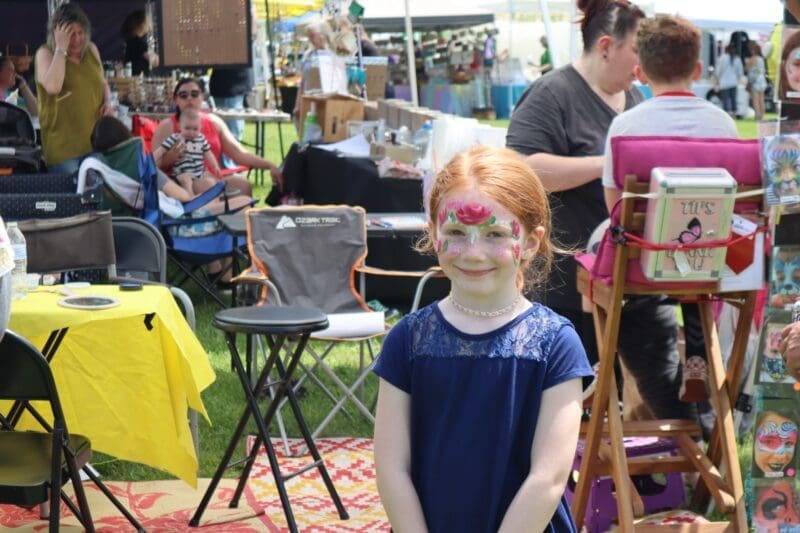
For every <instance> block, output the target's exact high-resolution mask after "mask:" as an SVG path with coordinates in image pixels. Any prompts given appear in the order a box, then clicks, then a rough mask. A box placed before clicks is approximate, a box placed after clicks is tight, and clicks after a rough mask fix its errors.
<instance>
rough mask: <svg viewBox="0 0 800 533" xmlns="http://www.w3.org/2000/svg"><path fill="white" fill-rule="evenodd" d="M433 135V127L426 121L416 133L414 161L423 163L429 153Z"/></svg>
mask: <svg viewBox="0 0 800 533" xmlns="http://www.w3.org/2000/svg"><path fill="white" fill-rule="evenodd" d="M432 135H433V125H432V124H431V121H430V120H426V121H425V124H423V125H422V127H421V128H420V129H418V130H417V131H416V132H414V160H415V161H418V162H422V160H423V159H425V155H426V154H427V153H428V146H429V145H430V143H431V137H432Z"/></svg>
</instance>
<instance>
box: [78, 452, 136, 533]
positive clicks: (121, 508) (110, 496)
mask: <svg viewBox="0 0 800 533" xmlns="http://www.w3.org/2000/svg"><path fill="white" fill-rule="evenodd" d="M83 472H84V473H85V474H86V475H87V476H89V479H91V480H92V482H93V483H94V484H95V485H97V488H98V489H100V491H101V492H102V493H103V494H105V496H106V498H108V501H110V502H111V503H112V504H113V505H114V507H116V508H117V510H118V511H119V512H120V513H122V515H123V516H124V517H125V518H126V519H127V520H128V522H130V523H131V525H132V526H133V527H134V528H136V531H139V532H141V533H144V528H143V527H142V524H140V523H139V521H138V520H136V518H135V517H134V516H133V515H132V514H131V513H130V511H128V509H127V508H126V507H125V506H124V505H122V502H120V501H119V500H118V499H117V497H116V496H114V494H113V493H112V492H111V491H110V490H108V487H106V484H105V483H103V482H102V480H101V479H100V478H99V477H97V475H95V473H94V472H92V469H91V468H88V467H86V466H84V467H83ZM87 509H88V507H87Z"/></svg>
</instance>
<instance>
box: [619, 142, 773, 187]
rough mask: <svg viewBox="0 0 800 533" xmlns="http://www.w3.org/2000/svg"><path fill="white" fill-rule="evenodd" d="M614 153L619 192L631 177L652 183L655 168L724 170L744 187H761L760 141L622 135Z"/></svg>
mask: <svg viewBox="0 0 800 533" xmlns="http://www.w3.org/2000/svg"><path fill="white" fill-rule="evenodd" d="M611 153H612V154H614V168H613V169H612V172H613V174H614V183H616V184H617V187H619V188H620V189H623V188H625V176H627V175H629V174H635V175H636V177H637V178H638V180H639V181H642V182H646V183H649V182H650V171H651V170H653V167H722V168H725V169H727V170H728V172H730V173H731V176H733V177H734V179H735V180H736V181H737V182H739V183H741V184H744V185H760V184H761V161H760V159H759V145H758V139H748V140H742V139H695V138H691V137H661V136H659V137H635V136H619V137H614V138H613V139H611Z"/></svg>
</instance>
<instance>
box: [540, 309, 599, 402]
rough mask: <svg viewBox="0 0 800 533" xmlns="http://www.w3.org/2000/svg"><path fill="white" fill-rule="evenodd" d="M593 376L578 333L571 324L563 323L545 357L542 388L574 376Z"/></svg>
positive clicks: (552, 385) (547, 387)
mask: <svg viewBox="0 0 800 533" xmlns="http://www.w3.org/2000/svg"><path fill="white" fill-rule="evenodd" d="M591 376H594V372H593V371H592V367H591V366H589V360H588V359H587V358H586V352H585V351H584V349H583V344H582V343H581V339H580V337H578V333H577V332H576V331H575V328H573V327H572V326H571V325H566V324H565V325H563V326H561V328H560V329H559V330H558V333H556V336H555V339H553V344H552V346H551V348H550V353H549V354H548V357H547V375H546V376H545V378H544V386H543V388H545V389H549V388H550V387H554V386H556V385H558V384H560V383H563V382H565V381H568V380H570V379H575V378H586V377H591Z"/></svg>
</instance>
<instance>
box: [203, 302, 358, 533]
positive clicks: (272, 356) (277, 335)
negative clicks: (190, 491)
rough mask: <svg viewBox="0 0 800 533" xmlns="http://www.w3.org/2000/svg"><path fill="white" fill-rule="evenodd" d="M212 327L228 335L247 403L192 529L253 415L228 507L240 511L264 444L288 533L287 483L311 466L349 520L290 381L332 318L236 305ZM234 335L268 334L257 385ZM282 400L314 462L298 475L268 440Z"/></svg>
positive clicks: (293, 526) (314, 312)
mask: <svg viewBox="0 0 800 533" xmlns="http://www.w3.org/2000/svg"><path fill="white" fill-rule="evenodd" d="M213 325H214V327H216V328H218V329H221V330H222V331H224V332H225V341H226V342H227V344H228V348H229V349H230V351H231V360H232V361H233V365H234V368H235V369H236V373H237V374H238V376H239V381H240V382H241V384H242V388H243V389H244V392H245V396H246V400H247V405H246V407H245V410H244V413H242V417H241V418H240V419H239V424H238V425H237V426H236V430H235V431H234V433H233V436H232V437H231V441H230V443H229V444H228V449H227V450H225V455H224V456H223V457H222V460H221V461H220V463H219V466H218V467H217V471H216V472H215V473H214V477H213V478H212V479H211V483H209V485H208V488H207V489H206V493H205V495H203V499H202V501H201V502H200V506H199V507H198V508H197V511H195V513H194V516H193V517H192V519H191V520H190V521H189V525H190V526H192V527H197V526H198V525H199V524H200V518H201V517H202V516H203V512H204V511H205V509H206V506H207V505H208V503H209V501H210V500H211V496H212V495H213V494H214V490H216V488H217V485H218V484H219V481H220V479H222V474H223V473H224V472H225V470H226V469H227V468H228V467H229V466H230V464H229V462H230V460H231V457H232V456H233V453H234V451H235V450H236V447H237V445H238V444H239V439H240V438H241V437H242V433H243V432H244V429H245V426H246V425H247V422H248V419H249V418H250V415H253V417H254V418H255V421H256V425H257V426H258V435H257V437H256V441H255V444H254V445H253V448H252V450H251V451H250V453H249V455H248V456H247V458H246V462H245V466H244V470H243V471H242V474H241V476H240V477H239V484H238V485H237V487H236V491H235V492H234V494H233V498H232V499H231V502H230V507H231V508H235V507H238V505H239V498H240V497H241V495H242V491H243V490H244V485H245V483H247V479H248V477H250V471H251V469H252V468H253V463H254V462H255V459H256V455H257V454H258V450H259V448H260V447H261V443H262V442H263V443H264V447H265V448H266V450H267V457H268V459H269V464H270V467H271V468H272V475H273V477H274V478H275V486H276V487H277V489H278V495H279V496H280V499H281V505H282V506H283V512H284V514H285V515H286V521H287V523H288V525H289V531H292V532H296V531H297V524H296V523H295V519H294V514H293V513H292V507H291V504H290V502H289V496H288V494H287V492H286V487H285V482H286V481H287V480H288V479H291V478H292V477H294V476H297V475H299V474H302V473H303V472H307V471H308V470H311V469H313V468H317V469H318V470H319V473H320V476H321V477H322V481H323V482H324V483H325V487H326V488H327V489H328V493H329V494H330V496H331V499H332V500H333V503H334V505H335V506H336V510H337V511H338V512H339V518H341V519H342V520H346V519H348V518H349V515H348V514H347V511H346V510H345V508H344V505H342V501H341V499H340V498H339V494H338V493H337V492H336V488H335V487H334V486H333V481H331V478H330V476H329V475H328V470H327V468H326V467H325V463H324V462H323V460H322V457H321V456H320V454H319V451H318V450H317V447H316V445H315V444H314V440H313V439H312V438H311V432H310V431H309V429H308V426H307V425H306V422H305V419H304V418H303V415H302V413H301V412H300V406H299V405H298V403H297V398H296V397H295V394H294V391H293V390H292V387H291V383H290V380H291V378H292V375H293V374H294V371H295V369H296V368H297V364H298V363H299V361H300V356H301V355H302V354H303V350H304V349H305V346H306V343H307V342H308V337H309V335H310V334H311V333H312V332H314V331H319V330H322V329H325V328H327V327H328V318H327V316H326V314H325V313H323V312H322V311H319V310H316V309H309V308H302V307H288V306H287V307H275V306H250V307H234V308H232V309H225V310H223V311H220V312H218V313H217V314H216V315H214V321H213ZM236 333H244V334H245V335H248V336H251V335H264V336H265V337H266V339H267V344H268V346H269V348H270V352H269V356H268V358H267V362H266V363H265V364H264V368H263V369H262V370H261V374H259V377H258V379H257V380H256V383H255V385H253V383H252V381H251V379H250V374H249V368H246V367H245V365H244V364H243V363H242V358H241V355H240V354H239V350H238V349H237V348H236ZM290 336H291V337H299V339H298V340H297V345H296V347H295V349H294V351H293V352H292V355H291V358H290V359H289V362H288V364H287V365H286V366H285V367H284V364H283V362H282V361H281V358H280V357H279V354H280V353H281V348H282V347H283V344H284V342H285V341H286V338H287V337H290ZM249 346H250V337H248V347H249ZM248 351H249V350H248ZM248 366H249V365H248ZM273 367H274V368H275V369H276V370H277V373H278V379H277V380H275V381H269V377H270V373H271V372H272V369H273ZM270 389H271V390H272V393H271V396H270V395H264V394H263V393H262V392H261V391H267V390H270ZM259 395H261V396H266V398H267V400H268V402H269V403H268V405H267V409H266V412H265V413H264V415H263V416H262V415H261V411H260V410H259V406H258V396H259ZM284 397H285V398H287V400H288V402H289V405H290V406H291V409H292V413H293V414H294V417H295V419H296V420H297V425H298V426H299V428H300V432H301V433H302V434H303V439H304V440H305V443H306V446H307V447H308V451H309V453H310V454H311V457H312V458H313V462H312V463H310V464H308V465H306V466H305V467H303V468H301V469H299V470H297V471H296V472H291V473H289V474H287V475H283V474H281V471H280V466H279V465H278V459H277V457H276V455H275V450H274V448H273V446H272V442H271V441H270V438H269V431H268V428H269V424H270V423H271V422H272V419H273V417H274V416H275V413H276V412H277V409H278V406H279V405H280V403H281V401H282V400H283V398H284Z"/></svg>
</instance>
